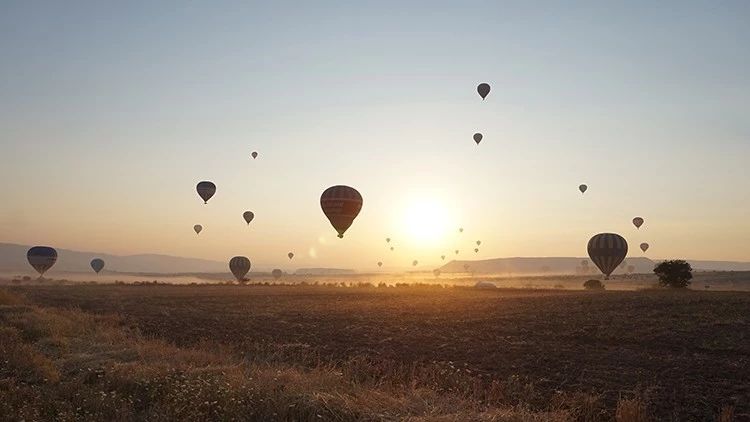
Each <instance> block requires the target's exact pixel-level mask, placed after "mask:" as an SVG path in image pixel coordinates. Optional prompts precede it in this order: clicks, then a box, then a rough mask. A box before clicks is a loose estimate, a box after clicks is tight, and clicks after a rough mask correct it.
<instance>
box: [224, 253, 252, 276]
mask: <svg viewBox="0 0 750 422" xmlns="http://www.w3.org/2000/svg"><path fill="white" fill-rule="evenodd" d="M229 269H230V270H231V271H232V274H234V278H236V279H237V281H242V280H244V279H245V276H246V275H247V273H248V272H249V271H250V260H249V259H247V258H246V257H244V256H235V257H234V258H232V259H230V260H229Z"/></svg>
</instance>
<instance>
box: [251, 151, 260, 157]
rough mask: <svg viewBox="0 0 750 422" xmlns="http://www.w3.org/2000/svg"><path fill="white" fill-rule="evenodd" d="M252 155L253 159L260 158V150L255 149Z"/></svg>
mask: <svg viewBox="0 0 750 422" xmlns="http://www.w3.org/2000/svg"><path fill="white" fill-rule="evenodd" d="M250 155H252V156H253V159H255V158H258V152H257V151H253V152H252V153H251V154H250Z"/></svg>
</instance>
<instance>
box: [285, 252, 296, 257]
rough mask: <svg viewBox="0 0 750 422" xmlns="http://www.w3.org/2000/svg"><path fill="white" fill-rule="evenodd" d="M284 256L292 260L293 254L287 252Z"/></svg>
mask: <svg viewBox="0 0 750 422" xmlns="http://www.w3.org/2000/svg"><path fill="white" fill-rule="evenodd" d="M286 256H288V257H289V259H292V258H294V253H293V252H289V253H288V254H286Z"/></svg>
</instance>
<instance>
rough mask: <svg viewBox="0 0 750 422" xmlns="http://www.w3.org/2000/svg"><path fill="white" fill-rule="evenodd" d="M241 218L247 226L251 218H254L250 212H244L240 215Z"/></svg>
mask: <svg viewBox="0 0 750 422" xmlns="http://www.w3.org/2000/svg"><path fill="white" fill-rule="evenodd" d="M242 218H244V219H245V222H246V223H247V224H248V225H249V224H250V222H251V221H253V218H255V214H253V212H252V211H245V212H243V213H242Z"/></svg>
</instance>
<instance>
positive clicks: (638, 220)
mask: <svg viewBox="0 0 750 422" xmlns="http://www.w3.org/2000/svg"><path fill="white" fill-rule="evenodd" d="M633 225H634V226H635V228H636V229H640V228H641V226H642V225H643V218H642V217H636V218H634V219H633ZM657 225H658V224H657Z"/></svg>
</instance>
